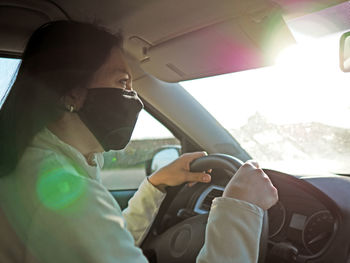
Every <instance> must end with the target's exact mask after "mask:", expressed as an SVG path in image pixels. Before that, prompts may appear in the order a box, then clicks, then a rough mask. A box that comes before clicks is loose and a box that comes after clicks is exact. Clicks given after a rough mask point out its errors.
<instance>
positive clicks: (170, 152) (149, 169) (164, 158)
mask: <svg viewBox="0 0 350 263" xmlns="http://www.w3.org/2000/svg"><path fill="white" fill-rule="evenodd" d="M180 150H181V147H180V146H179V145H172V146H164V147H161V148H159V149H157V150H156V151H155V152H154V154H153V156H152V159H151V160H148V161H147V162H146V175H147V176H148V175H151V174H152V173H154V172H155V171H157V170H159V169H160V168H162V167H164V166H166V165H168V164H169V163H171V162H172V161H175V160H176V159H177V158H178V157H179V156H180Z"/></svg>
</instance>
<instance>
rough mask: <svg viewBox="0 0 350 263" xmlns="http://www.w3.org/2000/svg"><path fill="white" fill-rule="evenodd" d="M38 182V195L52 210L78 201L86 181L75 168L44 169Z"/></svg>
mask: <svg viewBox="0 0 350 263" xmlns="http://www.w3.org/2000/svg"><path fill="white" fill-rule="evenodd" d="M44 170H46V171H45V172H43V173H41V176H40V177H39V180H38V182H37V189H36V190H37V195H38V198H39V200H40V201H41V203H42V204H43V205H45V206H46V207H47V208H49V209H52V210H60V209H63V208H66V207H68V206H70V205H71V204H73V203H74V202H75V201H77V200H78V199H79V198H80V197H81V196H82V194H83V193H84V190H85V181H84V180H83V178H82V177H81V175H79V174H78V172H75V171H74V170H72V169H70V170H67V169H65V168H64V167H62V168H53V169H44Z"/></svg>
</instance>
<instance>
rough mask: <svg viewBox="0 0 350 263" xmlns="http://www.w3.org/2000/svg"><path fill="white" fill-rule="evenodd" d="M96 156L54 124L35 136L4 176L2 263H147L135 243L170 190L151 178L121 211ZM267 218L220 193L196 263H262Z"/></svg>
mask: <svg viewBox="0 0 350 263" xmlns="http://www.w3.org/2000/svg"><path fill="white" fill-rule="evenodd" d="M95 160H96V163H97V164H98V165H96V166H90V165H88V164H87V162H86V160H85V158H84V156H82V155H81V154H80V153H79V152H78V151H77V150H76V149H74V148H73V147H71V146H70V145H68V144H65V143H64V142H62V141H61V140H59V139H58V138H57V137H56V136H55V135H54V134H52V133H51V132H50V131H49V130H48V129H44V130H43V131H41V132H40V133H38V134H37V136H36V137H35V138H34V140H33V141H32V143H31V145H30V146H29V147H28V148H27V149H26V151H25V153H24V155H23V157H22V158H21V160H20V162H19V164H18V165H17V169H16V171H15V172H14V173H13V174H12V175H9V176H7V177H4V178H1V179H0V198H1V203H0V204H1V213H0V224H2V225H1V226H0V228H1V229H4V231H5V232H6V231H7V232H6V233H3V234H2V235H0V244H1V247H0V262H25V263H32V262H40V263H46V262H50V263H56V262H57V263H70V262H76V263H78V262H85V263H86V262H99V263H112V262H123V263H128V262H130V263H131V262H132V263H136V262H137V263H138V262H140V263H141V262H147V259H146V258H145V257H144V256H143V254H142V251H141V249H140V248H138V247H137V246H138V245H139V244H140V243H141V242H142V240H143V239H144V237H145V235H146V234H147V231H148V229H149V227H150V225H151V223H152V222H153V220H154V218H155V216H156V214H157V212H158V209H159V206H160V204H161V202H162V201H163V199H164V197H165V194H164V193H162V192H161V191H159V190H158V189H157V188H155V187H154V186H152V184H150V183H149V182H148V180H146V179H145V180H144V181H143V182H142V184H141V185H140V187H139V189H138V191H137V192H136V193H135V195H134V197H133V198H131V199H130V201H129V205H128V208H127V209H125V210H124V211H121V209H120V207H119V205H118V203H117V202H116V201H115V200H114V198H113V197H112V196H111V194H110V193H109V192H108V190H107V189H106V188H105V187H104V186H103V185H102V184H101V180H100V166H101V165H102V158H101V155H96V159H95ZM262 217H263V211H262V209H261V208H259V207H257V206H255V205H252V204H250V203H247V202H244V201H240V200H236V199H231V198H222V197H221V198H216V199H215V200H214V201H213V204H212V207H211V211H210V214H209V219H208V224H207V228H206V237H205V244H204V246H203V248H202V249H201V251H200V253H199V255H198V257H197V262H212V263H216V262H220V263H221V262H222V263H224V262H237V263H245V262H247V263H250V262H257V258H258V250H259V248H258V245H259V239H260V234H261V227H262ZM1 218H2V219H1ZM4 222H5V223H4ZM4 224H5V225H6V224H7V226H3V225H4ZM4 231H2V232H4ZM11 231H12V232H11ZM15 236H16V237H15Z"/></svg>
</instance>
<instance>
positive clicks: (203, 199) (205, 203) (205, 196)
mask: <svg viewBox="0 0 350 263" xmlns="http://www.w3.org/2000/svg"><path fill="white" fill-rule="evenodd" d="M223 192H224V188H223V187H221V186H216V185H211V186H209V187H208V188H207V189H206V190H205V191H204V192H203V193H202V194H201V195H200V197H199V198H198V200H197V203H196V205H195V208H194V211H195V212H196V213H198V214H206V213H208V212H209V210H210V207H211V203H212V202H213V200H214V198H215V197H219V196H222V193H223Z"/></svg>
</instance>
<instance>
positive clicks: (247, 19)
mask: <svg viewBox="0 0 350 263" xmlns="http://www.w3.org/2000/svg"><path fill="white" fill-rule="evenodd" d="M294 43H295V40H294V38H293V36H292V34H291V32H290V31H289V29H288V27H287V26H286V24H285V22H284V20H283V18H282V16H281V15H280V13H279V12H278V11H277V10H272V11H271V10H264V11H260V12H256V13H252V14H247V15H245V16H240V17H235V18H233V19H229V20H226V21H224V22H221V23H217V24H214V25H211V26H208V27H205V28H202V29H200V30H196V31H193V32H190V33H186V34H184V35H180V36H178V37H176V38H173V39H169V40H167V41H165V42H161V43H157V45H151V44H150V43H147V42H145V41H144V40H143V39H141V38H137V37H134V38H130V39H129V43H128V44H129V45H135V46H136V45H139V47H140V48H139V49H138V50H139V51H140V52H139V54H134V55H135V57H137V58H138V59H139V61H140V63H141V67H142V68H143V69H144V70H145V71H146V72H147V73H149V74H151V75H154V76H155V77H157V78H159V79H161V80H164V81H168V82H178V81H182V80H188V79H194V78H201V77H207V76H212V75H217V74H224V73H230V72H236V71H242V70H247V69H253V68H258V67H262V66H266V65H271V64H272V63H273V62H274V60H275V58H276V56H277V54H278V53H279V52H280V51H281V50H282V49H284V48H285V47H287V46H288V45H291V44H294ZM133 50H137V49H136V48H135V47H134V48H133Z"/></svg>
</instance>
